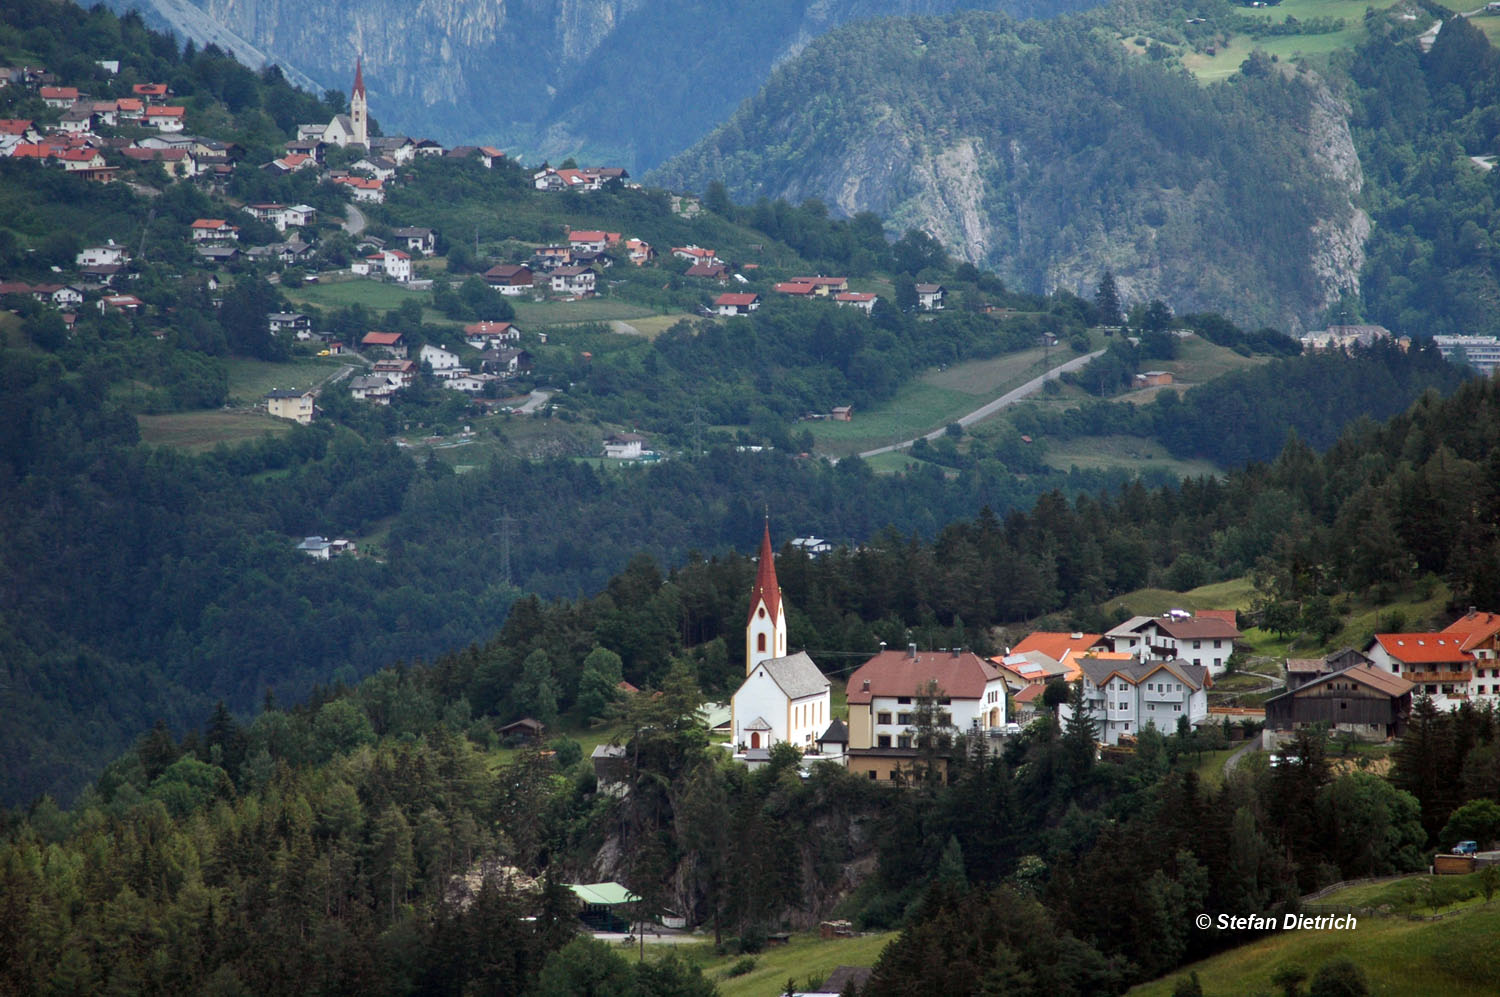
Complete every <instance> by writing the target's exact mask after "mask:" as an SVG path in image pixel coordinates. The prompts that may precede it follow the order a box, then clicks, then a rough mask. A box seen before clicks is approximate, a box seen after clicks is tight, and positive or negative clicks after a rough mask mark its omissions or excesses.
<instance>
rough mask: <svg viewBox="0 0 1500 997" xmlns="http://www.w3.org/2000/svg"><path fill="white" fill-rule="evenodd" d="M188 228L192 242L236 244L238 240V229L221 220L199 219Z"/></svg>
mask: <svg viewBox="0 0 1500 997" xmlns="http://www.w3.org/2000/svg"><path fill="white" fill-rule="evenodd" d="M189 228H191V229H192V232H193V241H194V242H223V241H225V240H230V241H233V242H238V241H239V239H240V230H239V228H238V227H237V226H234V225H231V224H229V223H228V222H226V221H225V220H224V219H222V218H199V219H198V220H197V221H195V222H193V224H192V225H191V226H189Z"/></svg>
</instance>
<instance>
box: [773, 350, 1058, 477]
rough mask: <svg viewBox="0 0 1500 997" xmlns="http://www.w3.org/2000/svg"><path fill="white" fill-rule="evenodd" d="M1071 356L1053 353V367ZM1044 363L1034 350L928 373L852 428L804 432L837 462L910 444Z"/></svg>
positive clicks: (830, 425)
mask: <svg viewBox="0 0 1500 997" xmlns="http://www.w3.org/2000/svg"><path fill="white" fill-rule="evenodd" d="M1074 355H1075V354H1074V353H1073V352H1072V351H1071V350H1067V349H1061V350H1059V349H1057V348H1054V349H1053V350H1052V351H1051V359H1052V362H1053V366H1056V365H1057V364H1060V363H1062V362H1063V361H1065V360H1068V359H1071V358H1072V357H1073V356H1074ZM1047 358H1048V352H1047V351H1046V350H1043V349H1041V348H1040V347H1037V348H1034V349H1028V350H1021V351H1020V352H1017V353H1007V354H1005V355H1004V356H998V357H990V358H988V359H985V360H973V361H969V362H968V363H961V364H953V365H951V366H949V367H948V368H946V369H944V370H930V371H928V372H926V373H925V374H922V375H921V376H920V377H918V378H916V379H915V380H913V381H909V382H907V383H906V384H904V385H902V386H901V388H900V389H899V390H898V391H897V392H896V397H895V398H893V399H892V400H891V401H890V402H888V403H886V404H885V405H882V406H880V407H879V408H877V409H871V410H868V411H858V410H856V411H855V413H854V420H853V421H852V422H832V421H828V422H815V423H808V424H807V427H808V428H809V429H811V431H812V434H813V439H814V440H816V441H817V448H818V451H819V452H820V453H826V454H832V455H835V456H840V457H842V456H847V455H848V454H852V453H859V452H860V451H862V450H871V449H874V448H875V447H880V446H885V445H887V444H890V443H897V442H900V441H902V440H909V439H913V438H915V437H917V436H921V435H924V434H926V433H930V432H932V431H933V430H935V429H941V428H943V427H944V426H946V425H947V424H949V423H950V422H953V421H955V420H956V419H958V418H959V417H960V416H963V415H967V414H968V413H970V412H972V411H974V410H975V409H977V408H979V407H980V406H981V405H983V404H985V403H986V402H989V401H992V400H993V399H995V398H997V397H998V396H1000V395H1003V394H1005V392H1007V391H1010V390H1012V389H1014V388H1016V387H1019V386H1020V385H1022V384H1024V383H1026V382H1027V381H1029V380H1031V379H1032V378H1034V377H1036V376H1037V375H1039V374H1041V373H1042V372H1043V371H1044V370H1045V369H1046V366H1045V365H1046V362H1047ZM1002 411H1003V410H1002ZM799 428H801V427H799Z"/></svg>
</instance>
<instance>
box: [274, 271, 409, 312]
mask: <svg viewBox="0 0 1500 997" xmlns="http://www.w3.org/2000/svg"><path fill="white" fill-rule="evenodd" d="M283 293H284V294H286V296H287V298H288V300H290V301H291V302H292V303H293V304H297V305H317V306H318V307H320V308H347V307H349V306H350V305H356V304H358V305H364V306H365V307H366V308H376V309H379V310H380V311H390V310H391V309H393V308H400V307H401V306H402V305H403V304H405V303H406V302H408V301H421V302H424V303H425V302H428V301H431V300H432V295H431V294H430V293H429V292H427V291H414V290H412V289H411V288H408V287H402V286H401V285H400V284H390V283H386V282H385V281H379V280H361V279H355V280H342V281H325V282H324V283H320V284H304V285H303V286H301V287H298V288H284V289H283ZM434 314H437V313H434Z"/></svg>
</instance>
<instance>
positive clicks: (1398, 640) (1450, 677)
mask: <svg viewBox="0 0 1500 997" xmlns="http://www.w3.org/2000/svg"><path fill="white" fill-rule="evenodd" d="M1469 639H1470V634H1468V633H1464V632H1461V631H1460V632H1456V633H1446V632H1445V633H1400V634H1376V635H1375V639H1374V640H1373V641H1372V642H1371V643H1370V646H1369V647H1368V648H1366V649H1365V656H1366V657H1368V658H1369V659H1370V660H1371V661H1372V662H1373V663H1374V664H1375V667H1376V668H1378V669H1380V670H1381V671H1383V672H1387V673H1389V674H1391V675H1400V676H1401V677H1402V678H1404V679H1406V680H1407V681H1408V682H1411V683H1412V684H1414V685H1415V686H1416V687H1417V688H1416V690H1415V691H1416V693H1418V694H1420V693H1424V692H1425V693H1426V694H1427V695H1429V696H1431V697H1432V701H1433V703H1435V704H1436V705H1437V707H1438V709H1442V710H1455V709H1458V706H1459V704H1460V703H1464V702H1468V701H1469V699H1470V697H1471V695H1477V694H1478V689H1479V686H1480V685H1481V683H1479V682H1476V681H1474V675H1475V665H1476V664H1477V661H1476V659H1475V657H1474V655H1473V654H1471V653H1470V652H1468V651H1466V650H1465V649H1464V645H1465V644H1467V643H1468V641H1469ZM1483 685H1484V686H1485V689H1486V691H1485V695H1486V696H1493V695H1494V690H1495V688H1496V687H1495V686H1494V685H1492V684H1491V683H1489V682H1485V683H1483Z"/></svg>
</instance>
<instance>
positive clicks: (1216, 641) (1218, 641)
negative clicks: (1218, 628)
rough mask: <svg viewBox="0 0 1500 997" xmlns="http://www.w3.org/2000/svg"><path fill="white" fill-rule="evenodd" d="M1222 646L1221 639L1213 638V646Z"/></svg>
mask: <svg viewBox="0 0 1500 997" xmlns="http://www.w3.org/2000/svg"><path fill="white" fill-rule="evenodd" d="M1223 646H1224V642H1223V641H1222V640H1215V641H1214V647H1223Z"/></svg>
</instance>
